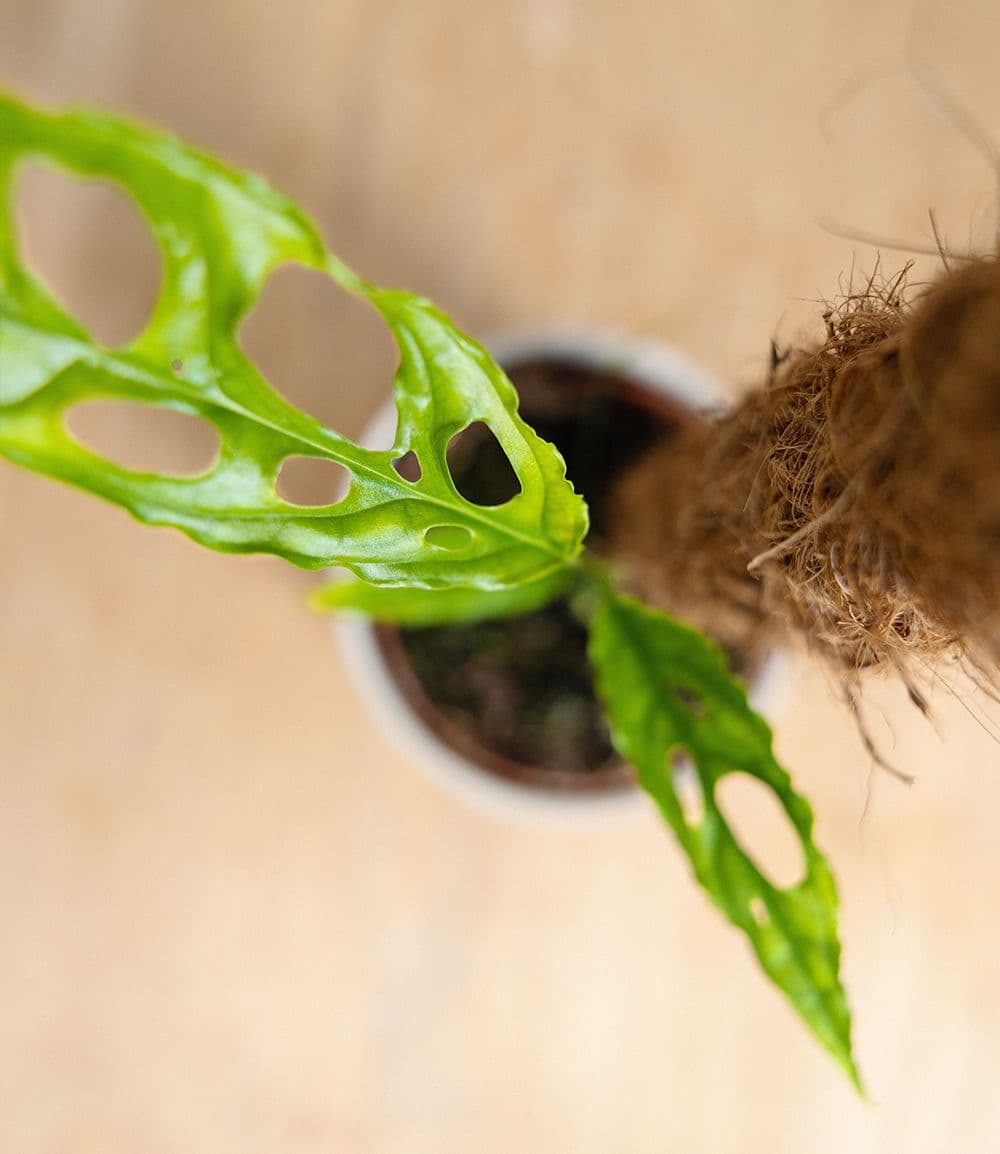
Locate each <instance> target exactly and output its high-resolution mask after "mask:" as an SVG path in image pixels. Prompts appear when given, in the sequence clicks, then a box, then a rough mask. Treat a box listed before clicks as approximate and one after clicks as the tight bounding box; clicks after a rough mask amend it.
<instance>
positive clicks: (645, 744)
mask: <svg viewBox="0 0 1000 1154" xmlns="http://www.w3.org/2000/svg"><path fill="white" fill-rule="evenodd" d="M590 629H591V636H590V649H589V652H590V658H591V661H592V663H593V665H594V669H595V671H596V681H597V690H598V693H599V695H600V697H601V699H602V701H603V703H604V707H605V709H606V711H607V714H608V719H609V722H610V724H611V731H612V738H613V740H614V744H615V747H616V748H617V749H618V751H619V753H620V754H621V755H622V756H623V757H624V758H625V759H626V760H627V761H628V762H629V763H630V764H631V765H633V766H634V767H635V769H636V772H637V774H638V778H639V783H640V785H641V786H642V788H643V789H644V790H645V791H646V792H647V793H648V794H649V795H650V796H651V797H652V798H653V800H654V801H655V802H656V804H657V806H658V807H659V809H660V812H661V813H662V815H663V817H664V818H665V819H666V821H667V822H668V823H669V825H670V826H671V828H672V829H673V830H674V833H675V834H676V835H677V838H678V840H679V841H680V844H681V847H682V848H683V850H684V852H685V853H686V854H687V856H688V858H689V860H690V862H691V865H692V866H693V868H694V873H695V876H696V877H697V879H698V881H699V882H700V883H701V885H702V886H704V888H705V889H706V890H707V891H708V894H709V896H710V897H711V898H712V900H713V901H714V902H715V903H716V905H717V906H719V908H720V909H721V910H722V911H723V913H725V914H726V916H727V917H728V918H729V920H730V921H731V922H732V923H733V924H734V925H735V926H738V927H739V928H740V929H741V930H742V931H743V932H744V933H745V934H746V935H747V937H748V938H749V939H750V942H751V944H752V946H753V948H754V950H755V951H756V953H757V957H758V958H759V959H760V963H761V965H762V966H763V968H764V970H765V971H766V973H767V974H768V975H769V976H770V978H771V980H772V981H773V982H774V983H775V984H776V985H777V986H778V987H779V988H780V989H781V990H782V991H783V992H784V994H785V995H786V997H787V998H788V1000H789V1001H790V1002H791V1003H792V1005H793V1006H794V1007H795V1009H796V1010H797V1011H798V1013H799V1014H800V1015H801V1016H802V1018H803V1019H804V1020H805V1022H806V1024H807V1025H808V1026H809V1028H810V1029H811V1030H812V1031H813V1033H814V1034H815V1035H816V1036H817V1037H818V1038H819V1040H820V1041H821V1042H822V1043H823V1045H824V1046H826V1048H827V1049H828V1050H829V1051H830V1052H831V1053H832V1054H833V1056H834V1057H835V1058H836V1059H837V1061H838V1062H839V1063H840V1064H841V1066H842V1067H843V1068H844V1070H845V1071H846V1072H847V1074H848V1075H849V1076H850V1078H851V1079H852V1081H853V1082H854V1083H855V1085H856V1086H857V1087H858V1088H859V1089H860V1080H859V1077H858V1071H857V1068H856V1067H855V1064H854V1060H853V1057H852V1054H851V1018H850V1011H849V1009H848V1006H847V999H846V997H845V994H844V990H843V987H842V985H841V982H840V976H839V966H840V943H839V940H838V937H837V892H836V887H835V885H834V880H833V875H832V873H831V871H830V867H829V865H828V864H827V862H826V859H825V858H824V857H823V855H822V854H821V853H820V851H819V850H818V849H817V848H816V846H815V844H814V842H813V838H812V824H813V817H812V810H811V809H810V807H809V803H808V802H807V801H806V800H805V799H804V798H803V797H801V796H800V795H799V794H797V793H796V792H795V791H794V789H793V788H792V783H791V780H790V778H789V776H788V774H787V773H786V772H785V771H784V770H783V769H782V768H781V766H779V765H778V763H777V761H776V760H775V758H774V754H773V752H772V748H771V732H770V730H769V729H768V726H767V723H766V722H765V721H764V720H763V718H761V717H760V716H759V715H758V714H756V713H754V712H753V710H752V709H751V708H750V706H749V704H748V703H747V697H746V692H745V691H744V689H743V687H742V686H741V685H740V683H739V682H738V681H737V680H736V679H735V678H734V677H732V675H731V674H730V673H729V672H728V669H727V667H726V660H725V657H724V656H723V654H722V653H721V651H720V650H719V649H718V648H717V647H716V646H715V645H714V644H713V643H712V642H710V641H709V640H708V639H707V638H705V637H704V636H702V635H701V634H700V633H696V632H695V631H694V630H692V629H688V628H686V627H685V626H683V625H680V624H678V623H677V622H675V621H672V620H670V619H669V618H667V617H664V616H663V615H662V614H659V613H654V612H652V611H651V610H649V609H646V608H644V607H643V606H641V605H640V604H639V603H638V602H636V601H632V600H630V599H628V598H624V597H620V596H619V595H617V594H616V593H614V592H613V590H611V589H610V588H609V587H607V586H604V587H603V592H602V594H601V595H600V599H599V602H598V607H597V609H596V611H595V613H594V615H593V617H592V620H591V623H590ZM736 771H739V772H743V773H747V774H750V775H751V776H753V777H755V778H757V779H758V780H759V781H761V782H763V783H764V785H765V786H767V787H768V788H770V789H771V790H773V792H774V795H775V797H776V798H777V800H778V801H779V802H780V804H781V806H782V808H783V809H784V811H785V813H786V814H787V815H788V819H789V821H790V822H791V825H792V827H793V828H794V830H795V833H796V835H797V837H798V840H799V842H800V844H801V847H802V852H803V856H804V860H805V874H804V877H803V879H802V881H801V882H800V883H799V884H797V885H794V886H792V887H791V888H788V889H778V888H776V887H775V886H774V885H772V884H771V882H770V881H769V880H768V879H767V878H766V877H764V876H763V874H761V872H760V871H759V870H758V868H757V867H756V865H755V864H754V862H753V861H752V860H751V859H750V857H749V856H748V855H747V854H746V853H745V852H744V850H743V849H742V848H741V847H740V845H739V843H738V842H737V840H736V838H735V837H734V836H733V833H732V831H731V829H730V828H729V826H728V825H727V823H726V821H725V819H724V817H723V816H722V814H721V812H720V810H719V808H718V806H717V804H716V799H715V788H716V786H717V785H718V782H719V780H720V779H721V778H722V777H723V776H724V775H726V774H728V773H732V772H736ZM685 774H687V775H688V776H687V780H686V781H685V780H683V775H685ZM685 786H686V787H687V790H685V788H684V787H685ZM692 788H693V789H694V790H695V791H697V792H696V794H695V800H696V801H697V805H693V804H691V796H690V792H689V791H690V790H691V789H692ZM685 803H687V804H685Z"/></svg>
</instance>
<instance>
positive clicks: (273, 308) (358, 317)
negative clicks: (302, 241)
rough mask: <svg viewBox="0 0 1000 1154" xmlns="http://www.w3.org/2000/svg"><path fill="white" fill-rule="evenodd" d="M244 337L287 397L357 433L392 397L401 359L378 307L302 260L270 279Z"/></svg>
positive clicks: (245, 323)
mask: <svg viewBox="0 0 1000 1154" xmlns="http://www.w3.org/2000/svg"><path fill="white" fill-rule="evenodd" d="M238 339H239V343H240V345H241V346H242V348H243V349H244V351H245V352H246V354H247V356H249V357H250V359H251V360H252V361H253V362H254V364H255V365H256V366H257V368H258V369H259V370H260V372H261V373H262V374H263V375H264V376H265V377H266V378H267V380H268V381H269V382H270V384H271V385H272V386H273V387H274V388H275V389H277V391H278V392H279V393H281V395H282V396H283V397H285V398H286V399H287V400H289V401H290V402H291V403H292V404H293V405H295V406H296V407H297V408H299V409H301V410H302V411H303V412H305V413H309V414H310V415H311V416H313V417H315V418H316V420H318V421H321V422H322V423H323V424H324V425H327V426H328V427H330V428H331V429H336V430H337V432H339V433H343V434H345V436H349V437H356V436H357V435H358V434H359V433H360V431H361V429H362V428H363V427H364V424H365V421H366V420H367V419H368V417H369V415H370V414H371V412H372V410H373V409H374V408H375V406H376V405H377V404H378V403H379V401H381V400H382V399H383V398H385V397H386V396H388V395H389V393H390V391H391V389H392V378H393V373H394V371H395V366H396V362H397V361H398V359H399V358H398V354H397V352H396V346H395V345H394V344H393V341H392V336H391V335H390V333H389V330H388V328H387V327H386V325H385V322H384V321H383V320H382V319H381V317H380V316H379V314H378V313H377V312H376V311H375V309H373V308H372V307H371V305H369V304H368V303H367V302H366V301H363V300H360V299H359V298H357V297H354V296H352V295H351V294H350V293H349V292H345V290H344V289H342V288H340V286H339V285H337V284H335V283H334V282H333V281H332V280H331V279H330V278H329V277H328V276H326V274H325V273H321V272H318V271H317V270H316V269H309V268H303V267H302V265H297V264H286V265H283V266H282V267H281V268H279V269H276V270H275V271H274V272H273V273H272V274H271V276H270V277H268V279H267V281H266V283H265V284H264V288H263V290H262V292H261V294H260V296H259V297H258V298H257V302H256V304H255V305H254V307H253V308H252V309H251V311H250V313H249V315H248V316H247V317H246V319H245V320H244V321H243V323H242V324H241V325H240V329H239V333H238ZM390 435H391V434H390ZM373 447H375V448H381V449H390V448H392V445H391V443H390V444H387V445H381V446H373Z"/></svg>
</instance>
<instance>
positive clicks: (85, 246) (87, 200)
mask: <svg viewBox="0 0 1000 1154" xmlns="http://www.w3.org/2000/svg"><path fill="white" fill-rule="evenodd" d="M15 197H16V199H15V204H16V206H17V228H18V234H19V237H20V242H21V245H20V247H21V253H22V256H23V258H24V262H25V264H26V265H27V266H28V267H29V268H30V269H31V270H32V272H34V273H35V275H36V276H37V277H38V278H39V279H40V280H41V281H42V282H43V283H44V284H45V285H46V287H47V288H48V289H49V291H50V292H51V293H52V295H53V296H54V297H55V298H56V299H57V300H58V301H59V302H60V303H61V304H62V305H63V307H64V308H65V309H66V310H67V311H68V312H70V313H71V314H72V315H73V316H74V317H76V319H77V320H78V321H80V323H81V324H82V325H83V326H84V327H85V328H86V329H87V330H88V332H90V333H92V334H93V336H94V338H95V340H97V341H99V342H100V343H101V344H102V345H106V346H108V347H111V348H114V347H116V346H118V345H124V344H128V343H129V342H130V341H132V340H134V339H135V338H136V337H137V336H138V335H139V334H140V333H141V332H142V330H143V329H144V328H145V327H146V324H147V322H148V321H149V317H150V314H151V313H152V311H153V307H154V305H155V304H156V298H157V295H158V294H159V291H160V281H161V279H162V275H163V269H162V263H161V260H160V253H159V250H158V248H157V247H156V242H155V241H154V240H153V234H152V232H151V231H150V229H149V226H148V225H147V223H146V221H145V220H144V219H143V216H142V213H141V212H140V211H139V209H138V208H137V207H136V205H135V203H134V202H133V201H132V200H131V198H130V197H128V196H126V194H125V193H124V192H122V191H121V189H119V188H117V187H116V186H115V185H113V184H109V183H108V182H107V181H103V180H83V179H80V178H78V177H74V176H68V175H67V174H65V173H63V172H61V171H59V170H57V169H53V168H48V167H45V166H44V165H41V164H28V165H26V166H25V167H24V169H23V170H22V171H21V172H20V174H19V177H18V180H17V185H16V189H15Z"/></svg>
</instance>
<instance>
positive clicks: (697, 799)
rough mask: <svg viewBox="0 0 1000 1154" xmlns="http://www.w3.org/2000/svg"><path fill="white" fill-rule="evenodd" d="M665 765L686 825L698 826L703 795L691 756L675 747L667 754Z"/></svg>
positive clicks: (702, 814) (703, 809)
mask: <svg viewBox="0 0 1000 1154" xmlns="http://www.w3.org/2000/svg"><path fill="white" fill-rule="evenodd" d="M667 764H668V766H669V769H670V777H671V780H672V781H673V783H674V793H676V794H677V801H678V803H679V804H680V807H681V813H682V814H683V815H684V820H685V821H686V822H687V824H688V825H700V824H701V819H702V818H703V817H704V816H705V795H704V793H703V792H702V788H701V779H700V778H699V777H698V771H697V769H695V765H694V761H693V760H692V758H691V754H690V753H689V752H688V751H687V750H686V749H685V748H684V747H683V746H682V745H678V746H675V747H674V748H673V749H672V750H671V751H670V752H669V753H668V754H667Z"/></svg>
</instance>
